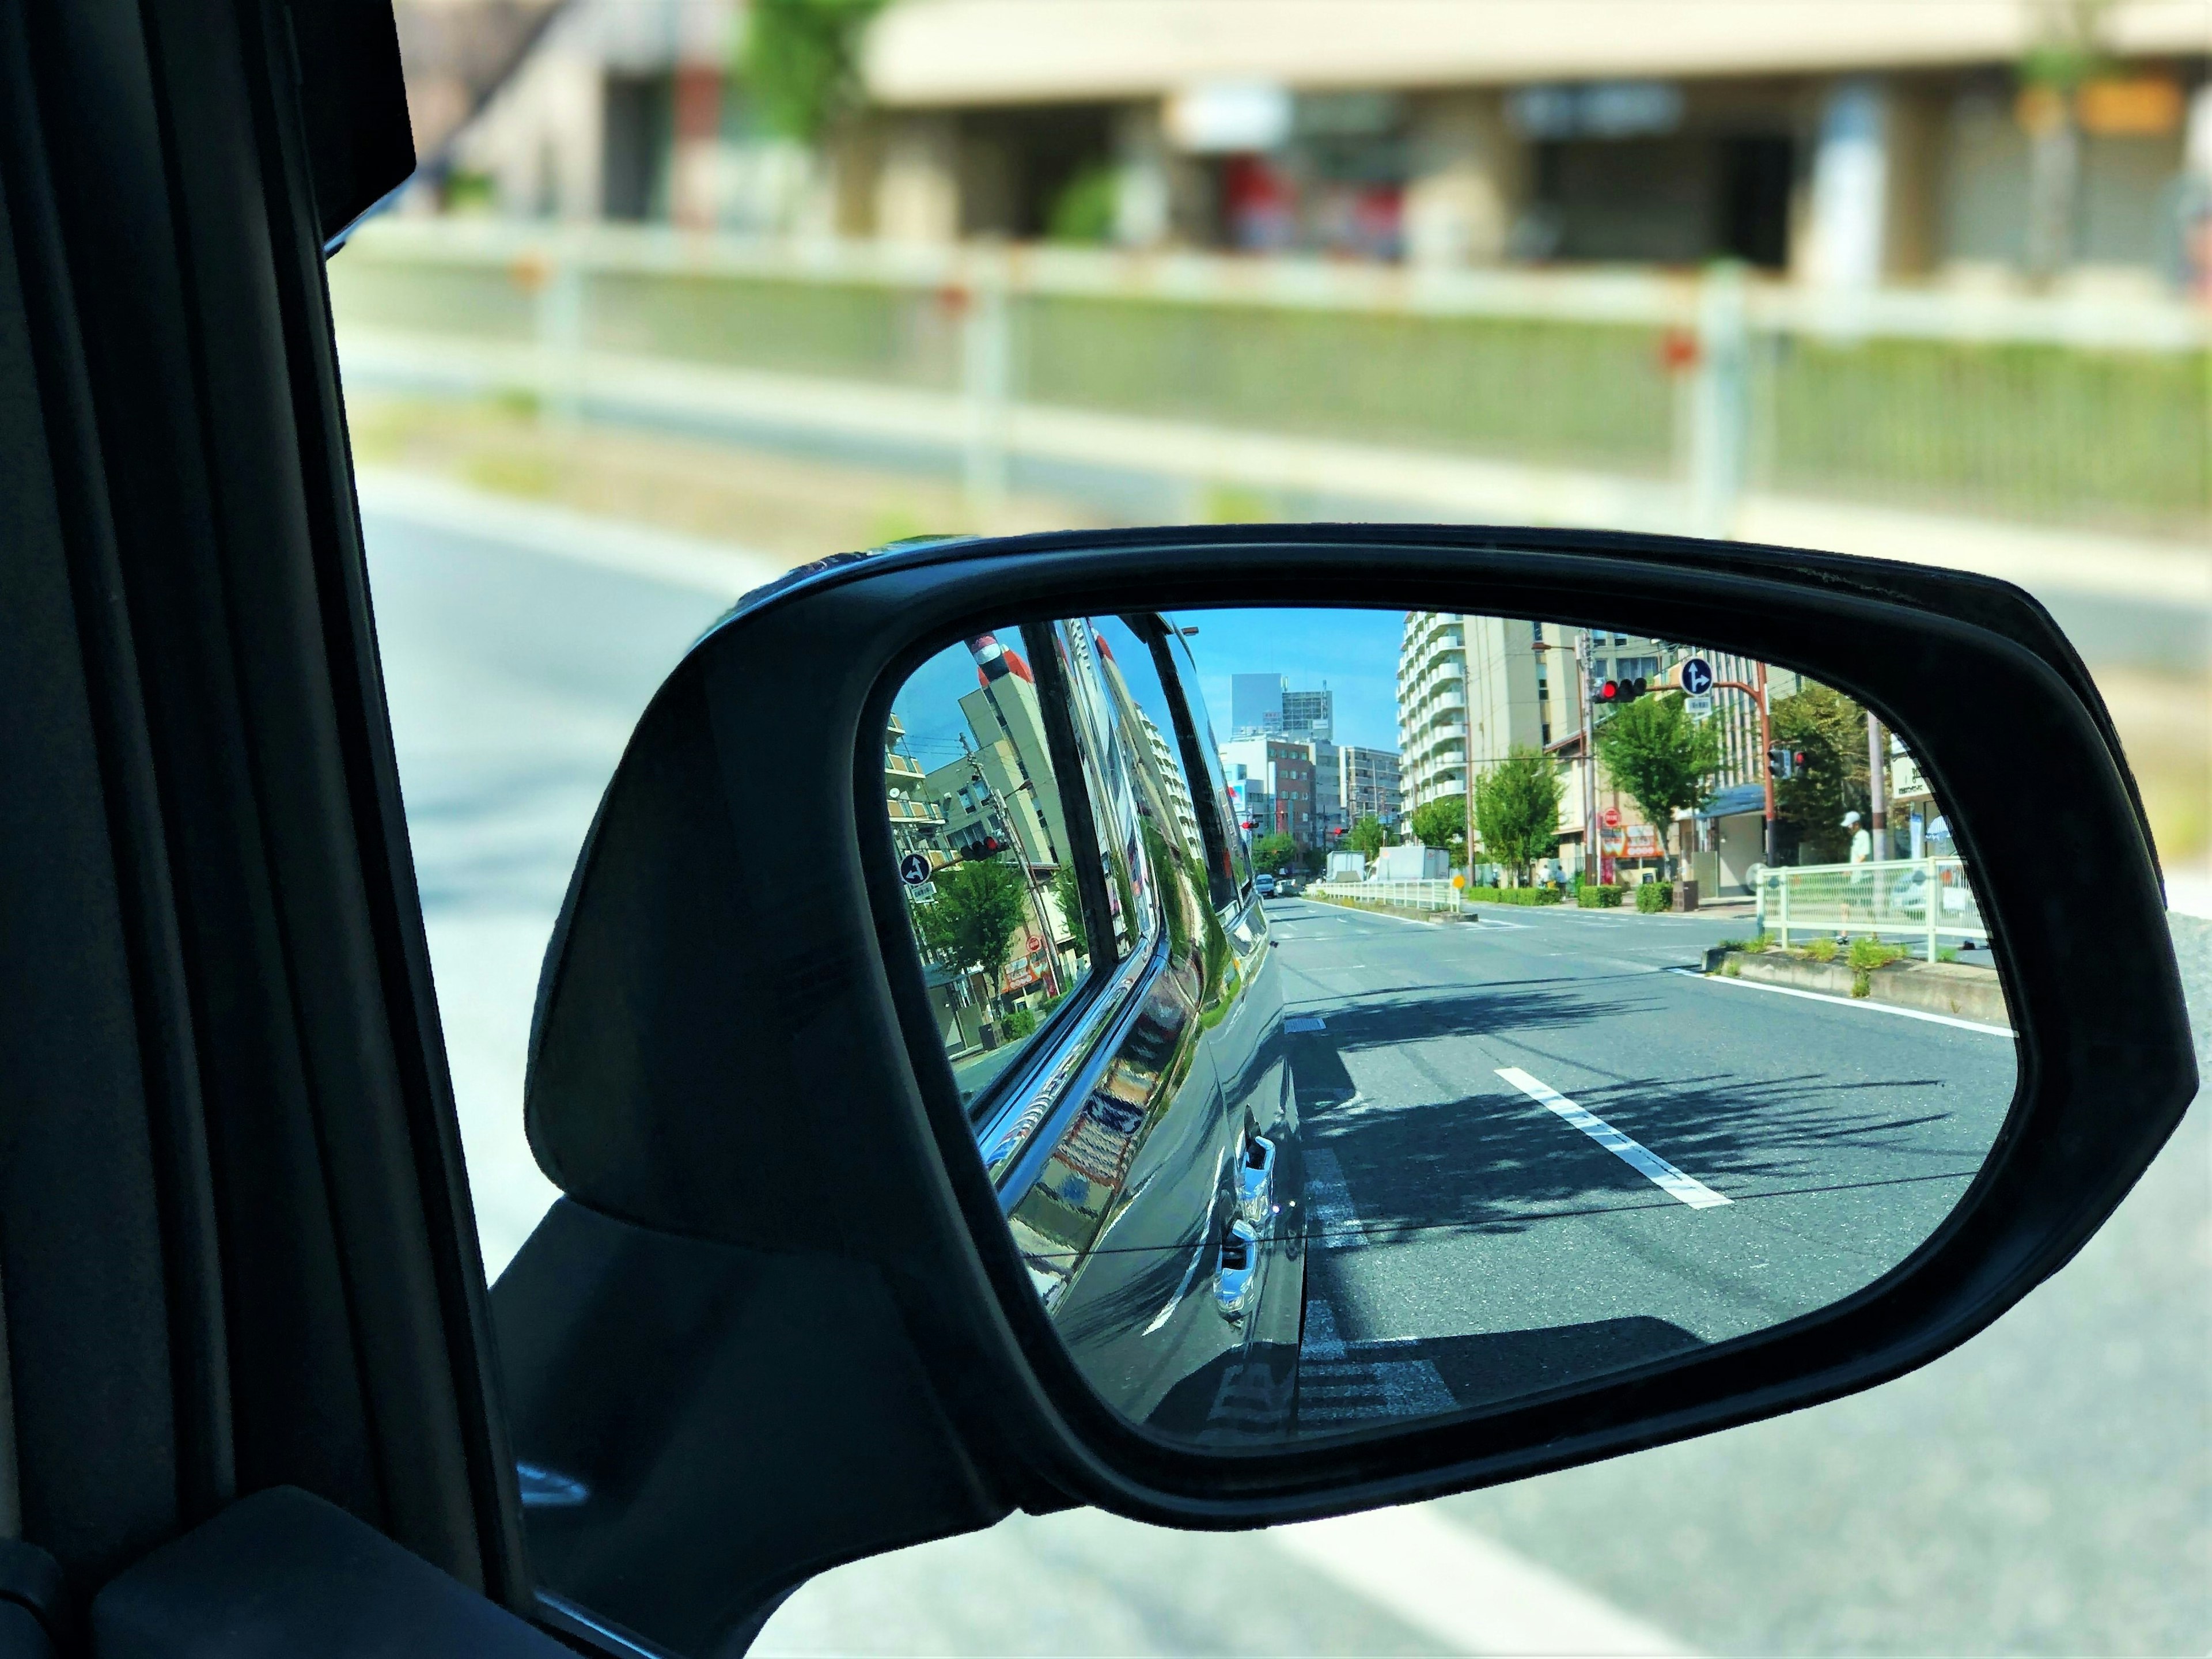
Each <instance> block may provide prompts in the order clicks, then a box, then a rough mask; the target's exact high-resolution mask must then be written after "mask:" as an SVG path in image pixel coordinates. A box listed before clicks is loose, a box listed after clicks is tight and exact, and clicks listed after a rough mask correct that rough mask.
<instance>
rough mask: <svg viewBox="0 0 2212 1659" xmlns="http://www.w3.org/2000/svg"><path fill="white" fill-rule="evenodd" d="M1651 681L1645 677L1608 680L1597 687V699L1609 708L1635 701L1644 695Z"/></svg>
mask: <svg viewBox="0 0 2212 1659" xmlns="http://www.w3.org/2000/svg"><path fill="white" fill-rule="evenodd" d="M1649 684H1650V681H1649V680H1645V679H1640V678H1639V679H1632V680H1607V681H1606V682H1605V683H1604V684H1602V685H1601V686H1599V687H1598V689H1597V701H1598V702H1601V703H1602V704H1604V705H1605V706H1606V707H1607V708H1612V707H1613V706H1614V705H1616V704H1619V703H1624V702H1635V701H1636V700H1637V699H1638V697H1640V696H1643V695H1644V688H1645V687H1646V686H1647V685H1649Z"/></svg>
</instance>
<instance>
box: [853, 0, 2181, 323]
mask: <svg viewBox="0 0 2212 1659" xmlns="http://www.w3.org/2000/svg"><path fill="white" fill-rule="evenodd" d="M2209 50H2212V36H2208V28H2207V21H2206V15H2205V12H2204V9H2203V7H2202V6H2201V5H2197V4H2186V3H2184V4H2174V3H2164V0H2147V3H2115V4H2111V5H2103V6H2093V5H2087V4H2083V3H2080V0H1956V3H1947V4H1942V5H1932V4H1931V5H1915V6H1850V5H1844V4H1819V5H1811V4H1803V5H1800V4H1780V3H1778V4H1765V5H1753V6H1747V5H1743V4H1741V3H1735V0H1676V3H1669V4H1666V5H1655V4H1650V3H1646V0H1541V3H1540V0H1362V3H1357V4H1347V3H1330V0H1115V3H1110V4H1099V3H1095V0H908V3H905V4H902V5H897V6H894V7H893V8H892V9H890V10H889V11H887V12H886V13H885V14H884V16H883V18H882V19H881V20H880V21H879V22H878V25H877V26H876V27H875V29H874V30H873V31H872V33H871V35H870V36H869V38H868V40H867V53H866V70H867V81H868V86H869V88H870V91H871V93H872V96H873V99H874V100H875V103H876V105H877V106H878V111H879V114H878V120H879V121H880V123H881V125H882V132H883V137H882V140H881V148H882V153H883V155H884V156H885V157H886V158H887V160H888V161H890V163H891V164H890V165H889V166H887V168H886V171H885V172H884V174H883V176H882V179H881V181H880V185H879V188H878V192H877V193H878V198H879V201H878V206H879V212H878V216H877V220H878V222H877V228H878V230H879V231H880V232H881V233H882V234H887V235H894V236H901V237H909V238H922V239H932V238H933V239H937V240H949V239H951V238H955V237H958V236H963V235H975V234H1001V235H1006V236H1012V237H1017V238H1019V237H1032V236H1042V235H1048V234H1061V235H1065V236H1072V237H1081V236H1094V237H1097V238H1099V239H1101V240H1112V241H1114V242H1116V243H1119V244H1121V245H1124V246H1164V245H1168V244H1171V243H1181V244H1185V245H1189V246H1200V247H1215V248H1233V249H1244V250H1250V251H1280V250H1291V249H1300V250H1307V251H1313V252H1332V253H1340V254H1352V255H1364V256H1370V257H1376V258H1403V259H1407V260H1408V261H1411V262H1413V263H1415V264H1423V265H1446V266H1449V265H1483V264H1499V263H1504V262H1507V261H1526V262H1538V261H1551V260H1570V261H1590V262H1632V263H1654V264H1680V265H1687V264H1699V263H1702V262H1704V261H1706V260H1709V259H1711V258H1724V257H1725V258H1738V259H1741V260H1743V261H1745V262H1747V264H1752V265H1753V266H1757V267H1764V268H1766V269H1769V270H1775V271H1779V272H1787V273H1789V274H1790V275H1793V276H1797V277H1799V278H1802V279H1803V280H1806V281H1808V282H1814V283H1822V284H1826V285H1834V286H1853V285H1862V284H1867V283H1875V282H1879V281H1882V280H1885V279H1899V278H1919V277H1930V276H1936V277H1948V278H1951V279H1954V280H1960V281H1975V280H1982V279H1988V278H1992V277H1996V278H2002V277H2003V276H2007V275H2009V274H2012V273H2021V272H2040V273H2042V274H2051V273H2052V272H2053V271H2055V270H2057V269H2061V268H2063V269H2069V270H2076V271H2086V272H2093V273H2100V274H2107V275H2121V276H2129V277H2133V278H2136V279H2140V278H2142V277H2146V276H2151V275H2153V274H2154V273H2155V272H2156V271H2158V270H2160V268H2161V266H2162V265H2166V264H2172V262H2173V260H2174V259H2175V258H2177V257H2178V256H2179V248H2178V246H2176V244H2177V242H2178V240H2179V238H2180V237H2181V235H2182V234H2184V233H2185V228H2186V223H2187V221H2188V216H2189V214H2190V211H2191V202H2192V201H2193V200H2194V199H2195V197H2197V196H2198V195H2201V193H2202V192H2201V189H2199V190H2192V175H2191V161H2192V157H2193V158H2194V164H2195V169H2196V172H2197V173H2198V174H2202V173H2204V172H2205V171H2206V170H2207V169H2208V168H2212V96H2208V95H2207V92H2206V58H2207V52H2208V51H2209ZM2069 54H2070V55H2069ZM2054 63H2063V64H2071V65H2072V66H2073V67H2071V68H2070V69H2063V70H2055V71H2054V70H2050V69H2049V68H2048V67H2047V66H2048V65H2051V64H2054ZM2030 64H2038V65H2044V66H2046V67H2045V68H2044V69H2042V70H2033V69H2030V70H2023V67H2022V66H2023V65H2030ZM2052 74H2056V75H2057V82H2056V83H2055V85H2056V88H2057V89H2055V90H2054V83H2053V82H2051V81H2050V80H2049V79H2048V78H2047V77H2048V76H2051V75H2052ZM2039 75H2041V76H2045V77H2046V78H2041V79H2039V78H2038V77H2039ZM925 181H927V182H925ZM2197 182H2200V183H2201V180H2198V181H2197ZM925 204H926V205H925Z"/></svg>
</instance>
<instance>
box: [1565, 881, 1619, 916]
mask: <svg viewBox="0 0 2212 1659" xmlns="http://www.w3.org/2000/svg"><path fill="white" fill-rule="evenodd" d="M1627 890H1628V888H1627V886H1626V884H1623V883H1619V882H1613V883H1606V882H1595V881H1589V882H1584V883H1583V884H1582V885H1580V886H1579V887H1577V888H1576V889H1575V902H1576V903H1577V904H1578V905H1580V906H1582V907H1583V908H1584V909H1586V910H1618V909H1619V908H1620V899H1621V895H1622V894H1624V893H1626V892H1627Z"/></svg>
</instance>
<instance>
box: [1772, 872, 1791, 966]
mask: <svg viewBox="0 0 2212 1659" xmlns="http://www.w3.org/2000/svg"><path fill="white" fill-rule="evenodd" d="M1774 884H1775V886H1776V887H1777V888H1778V889H1779V890H1780V891H1781V894H1782V948H1783V949H1784V950H1785V951H1786V950H1788V949H1789V948H1790V872H1788V871H1786V870H1784V871H1781V872H1778V873H1777V874H1776V876H1775V878H1774Z"/></svg>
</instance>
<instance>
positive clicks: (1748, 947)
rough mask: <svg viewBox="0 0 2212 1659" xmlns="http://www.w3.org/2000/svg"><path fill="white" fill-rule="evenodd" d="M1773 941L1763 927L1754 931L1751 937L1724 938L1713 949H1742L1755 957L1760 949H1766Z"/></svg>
mask: <svg viewBox="0 0 2212 1659" xmlns="http://www.w3.org/2000/svg"><path fill="white" fill-rule="evenodd" d="M1772 943H1773V941H1772V940H1771V939H1768V938H1767V936H1766V933H1765V930H1764V929H1762V930H1760V931H1759V932H1758V933H1753V935H1752V936H1751V937H1750V938H1749V939H1723V940H1722V941H1721V942H1720V943H1719V944H1718V945H1715V946H1713V949H1714V950H1716V951H1743V952H1745V953H1746V954H1747V955H1750V956H1754V957H1755V956H1757V955H1758V954H1759V952H1760V951H1765V950H1766V949H1767V948H1768V947H1769V946H1770V945H1771V944H1772Z"/></svg>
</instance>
